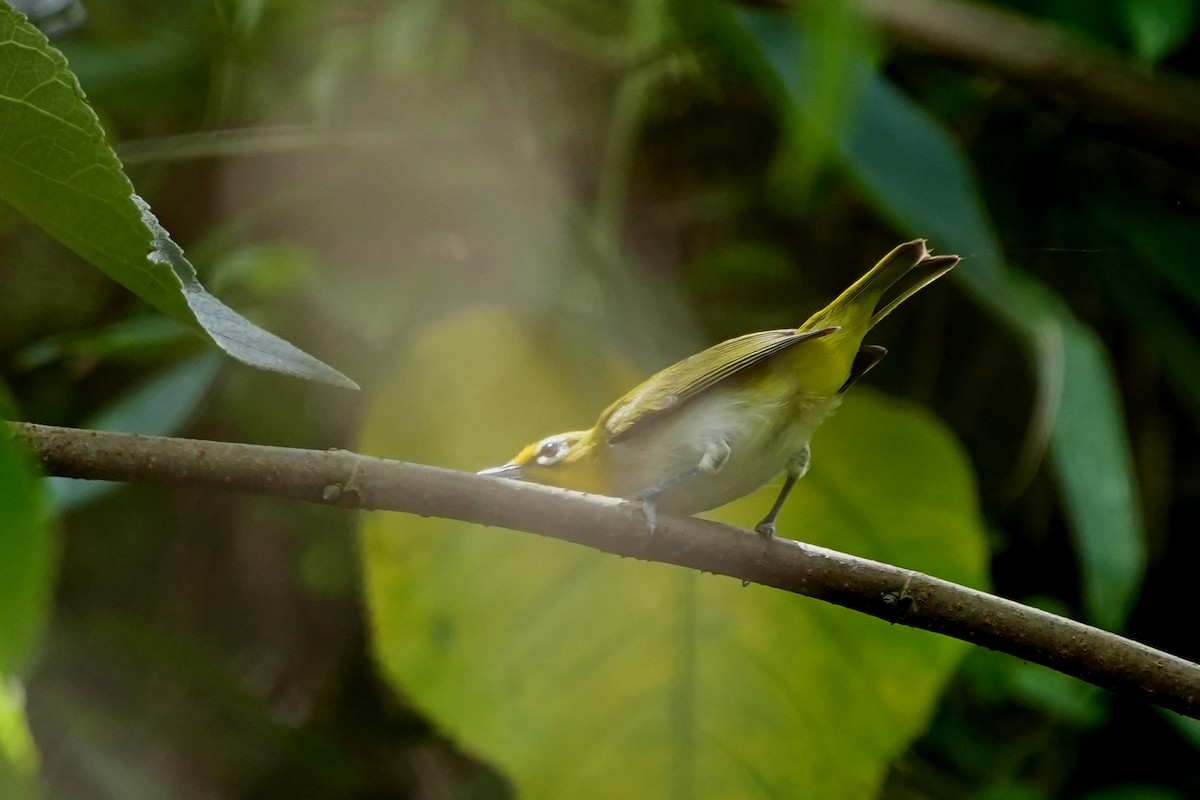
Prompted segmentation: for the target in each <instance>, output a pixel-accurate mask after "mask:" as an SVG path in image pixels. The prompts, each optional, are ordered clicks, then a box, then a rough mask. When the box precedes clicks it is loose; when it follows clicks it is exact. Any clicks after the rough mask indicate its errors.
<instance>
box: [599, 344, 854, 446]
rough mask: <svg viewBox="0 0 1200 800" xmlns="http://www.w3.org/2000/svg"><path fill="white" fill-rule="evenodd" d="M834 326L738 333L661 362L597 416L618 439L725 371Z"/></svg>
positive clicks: (673, 407)
mask: <svg viewBox="0 0 1200 800" xmlns="http://www.w3.org/2000/svg"><path fill="white" fill-rule="evenodd" d="M836 330H837V328H836V327H829V328H822V329H820V330H814V331H800V330H797V329H796V328H783V329H780V330H774V331H760V332H758V333H748V334H746V335H745V336H738V337H737V338H735V339H729V340H728V341H724V342H721V343H720V344H715V345H713V346H712V347H710V348H708V349H707V350H704V351H702V352H699V353H697V354H695V355H694V356H689V357H688V358H685V359H684V360H683V361H680V362H679V363H678V364H674V365H672V366H670V367H667V368H666V369H664V370H663V371H661V372H659V373H657V374H656V375H654V376H652V377H651V378H650V379H648V380H647V381H646V382H645V383H643V384H641V385H640V386H638V387H636V388H635V389H633V390H632V391H630V392H629V393H628V394H626V395H625V396H624V397H622V398H621V399H620V400H618V401H617V402H615V403H613V404H612V405H611V406H609V407H608V409H607V410H606V411H605V412H604V413H603V414H602V415H601V416H600V423H599V424H600V426H601V427H602V428H603V429H604V431H605V433H606V434H607V435H608V441H609V442H610V443H615V442H619V441H620V440H621V439H624V438H625V437H626V436H629V435H630V434H631V433H633V431H635V430H636V429H638V428H640V427H641V426H642V425H645V424H646V423H648V422H651V421H653V420H659V419H661V418H662V417H664V416H666V415H668V414H672V413H674V412H676V411H678V410H679V409H680V408H682V407H683V406H684V405H685V404H686V403H687V402H688V401H689V400H692V399H693V398H695V397H696V396H697V395H699V394H701V393H703V392H704V391H705V390H707V389H710V388H712V387H713V386H715V385H717V384H718V383H720V382H721V381H723V380H725V379H726V378H728V377H729V376H731V375H734V374H736V373H738V372H741V371H742V370H744V369H746V368H748V367H752V366H754V365H755V364H758V363H761V362H762V361H763V360H765V359H767V358H770V357H771V356H773V355H775V354H776V353H779V352H781V351H783V350H786V349H787V348H789V347H791V346H792V345H794V344H797V343H799V342H803V341H807V340H809V339H817V338H820V337H822V336H828V335H829V334H831V333H833V332H835V331H836Z"/></svg>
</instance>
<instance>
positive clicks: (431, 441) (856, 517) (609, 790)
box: [363, 311, 986, 798]
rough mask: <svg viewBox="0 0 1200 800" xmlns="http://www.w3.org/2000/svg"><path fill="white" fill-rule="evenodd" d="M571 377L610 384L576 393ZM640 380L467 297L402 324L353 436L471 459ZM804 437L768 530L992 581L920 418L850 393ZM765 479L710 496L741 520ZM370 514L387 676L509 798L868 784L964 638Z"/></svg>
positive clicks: (719, 793) (584, 552)
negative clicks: (801, 464)
mask: <svg viewBox="0 0 1200 800" xmlns="http://www.w3.org/2000/svg"><path fill="white" fill-rule="evenodd" d="M566 342H574V344H573V345H569V344H566ZM581 374H583V375H588V376H590V377H591V378H592V380H593V384H592V385H593V386H594V385H595V382H601V383H606V384H607V389H606V390H603V389H602V390H601V391H603V394H602V395H601V396H594V397H593V396H589V398H588V399H587V400H584V399H583V398H582V397H581V396H580V395H581V391H582V390H581V388H580V387H582V386H584V385H585V384H584V382H583V381H581V380H579V379H578V377H577V376H579V375H581ZM633 380H634V378H633V377H632V376H631V375H629V373H628V371H627V370H624V369H622V368H620V367H619V366H616V365H614V361H613V359H612V358H611V357H610V356H606V355H605V354H603V353H598V352H596V350H595V348H594V347H593V348H590V349H589V348H581V347H579V346H578V339H572V338H569V337H566V336H565V335H564V334H563V333H562V332H561V331H556V330H553V329H549V330H548V329H545V328H538V329H535V328H533V327H532V326H527V325H523V324H521V323H519V322H517V321H515V320H514V319H513V318H512V317H510V316H508V315H507V314H505V313H504V312H499V311H474V312H471V313H468V314H464V315H462V316H461V317H459V318H457V319H451V320H449V321H446V322H443V323H441V324H440V325H438V326H436V327H434V328H432V329H431V330H429V331H427V332H426V334H425V335H424V336H422V337H421V338H420V339H419V340H418V341H417V342H416V343H415V344H414V346H413V348H412V350H411V351H410V352H409V354H408V357H407V358H406V359H405V360H404V362H403V363H402V365H401V368H400V369H399V371H398V373H397V374H396V375H395V376H393V378H392V380H391V381H390V384H389V385H388V387H387V388H385V389H384V390H383V391H382V392H381V393H380V394H379V396H377V397H375V398H374V400H373V410H372V412H371V413H370V415H369V419H368V422H367V425H366V430H365V432H364V439H363V448H364V449H365V450H366V451H367V452H373V453H378V454H383V455H388V456H392V457H396V458H403V459H411V460H416V461H423V462H429V463H437V464H445V465H448V466H453V467H460V468H465V469H479V468H481V467H485V466H489V465H492V464H496V463H501V462H503V460H505V459H506V458H508V457H509V456H510V455H511V454H512V452H513V451H514V450H515V449H516V448H517V447H518V446H519V445H521V444H523V443H524V442H525V441H526V440H532V439H534V438H536V437H538V436H541V435H545V434H549V433H551V432H553V431H555V430H558V429H566V428H577V427H579V426H581V425H586V424H589V422H590V419H591V418H593V416H594V415H595V414H596V413H597V412H598V411H599V407H600V405H601V404H602V403H603V402H604V401H607V400H609V399H611V397H610V396H609V395H614V396H615V395H616V394H617V393H619V392H620V391H623V390H625V389H627V388H628V386H629V385H630V384H631V383H632V382H633ZM589 394H590V393H589ZM813 450H814V462H813V468H812V470H811V471H810V473H809V476H808V477H806V478H805V479H804V480H803V481H801V483H800V485H799V486H798V487H797V490H796V493H795V495H794V496H793V499H792V500H791V501H790V502H789V504H788V507H787V508H786V509H785V511H784V514H783V516H782V517H781V519H780V531H781V535H788V536H795V537H798V538H802V539H804V540H806V541H811V542H815V543H820V544H824V545H828V546H831V547H838V548H843V549H846V550H849V551H850V552H854V553H857V554H860V555H863V556H867V557H871V558H876V559H882V560H885V561H889V562H893V563H899V564H902V565H904V566H906V567H911V568H914V569H920V570H928V571H930V572H932V573H934V574H937V575H941V576H943V577H947V578H949V579H952V580H959V581H963V582H965V583H967V584H969V585H974V586H981V585H983V584H984V583H985V581H986V578H985V562H986V554H985V550H984V534H983V531H982V530H981V526H980V520H979V517H978V512H977V510H976V499H975V493H974V487H973V483H972V477H971V473H970V470H969V468H968V467H967V464H966V460H965V458H964V455H963V453H962V451H961V450H960V449H959V447H958V446H957V445H956V444H955V443H954V441H953V440H952V439H951V437H950V436H949V435H948V434H947V433H946V431H945V430H944V429H943V428H942V427H941V426H939V425H938V424H937V423H935V422H934V421H933V420H932V419H930V418H929V417H928V416H927V415H925V414H923V413H921V412H920V411H919V410H918V409H916V408H913V407H910V406H906V405H901V404H898V403H895V402H893V401H889V400H886V399H883V398H881V397H878V396H875V395H871V394H869V393H865V392H855V393H854V394H853V396H852V397H851V398H849V399H848V400H847V402H846V404H845V406H844V407H843V408H842V409H841V410H840V411H839V412H838V413H837V414H836V415H835V416H834V417H833V418H832V419H830V420H829V421H828V422H826V423H825V425H824V427H823V428H822V429H821V430H820V431H819V432H818V434H817V437H816V440H815V441H814V444H813ZM777 488H778V487H777V486H774V487H768V488H766V489H765V490H763V491H761V492H758V493H756V494H755V495H752V496H751V497H749V498H744V499H743V500H740V501H738V502H736V503H734V504H731V505H730V506H727V507H725V508H724V509H721V510H720V511H718V512H716V513H715V514H714V516H717V517H718V518H720V519H723V520H727V521H732V522H735V523H737V524H741V525H743V526H745V525H748V524H752V523H753V522H755V521H756V520H757V519H758V518H759V517H760V516H761V515H762V513H763V511H764V509H765V508H767V507H768V506H769V504H770V502H771V499H772V497H773V493H774V492H775V491H777ZM363 530H364V534H365V537H364V540H363V558H364V567H365V573H366V584H367V600H368V606H369V611H370V615H371V620H372V630H373V632H374V647H375V652H376V656H377V658H378V660H379V662H380V664H381V666H382V668H383V672H384V674H385V675H386V676H387V677H388V678H389V679H390V680H391V681H392V683H393V684H394V686H395V687H396V689H397V690H398V691H399V692H400V693H401V694H402V695H403V696H404V697H406V698H408V699H410V700H411V701H412V702H413V703H415V704H416V705H417V706H418V707H419V708H420V709H421V710H422V711H423V712H424V713H426V714H428V715H429V716H430V717H431V718H432V719H433V720H434V721H435V722H436V724H437V725H438V726H439V727H440V728H442V729H444V730H446V731H447V732H449V733H450V734H451V735H452V736H454V737H455V738H456V739H457V740H458V741H459V742H460V743H461V744H462V745H463V746H465V747H466V748H467V749H469V750H471V751H472V752H474V753H476V754H477V755H479V756H482V757H483V758H485V759H487V760H488V761H491V762H493V763H494V764H496V765H498V766H499V767H500V768H501V769H503V770H504V771H505V772H506V773H507V774H508V775H509V776H510V777H511V779H512V780H513V782H514V784H515V786H516V789H517V793H518V794H519V795H520V796H522V797H526V798H549V797H553V798H558V797H589V798H605V797H614V798H615V797H635V796H640V797H670V796H674V797H692V796H704V797H714V798H715V797H739V798H740V797H758V796H772V797H837V798H868V797H874V796H875V795H876V793H877V791H878V789H879V786H880V783H881V781H882V778H883V776H884V774H885V772H886V770H887V769H888V766H889V764H890V763H891V761H892V759H894V758H895V757H896V756H897V754H899V753H900V752H901V751H903V749H904V748H905V747H906V746H907V745H908V743H909V742H910V741H911V740H912V739H913V737H914V736H916V735H917V734H918V733H920V732H921V731H922V729H923V728H924V727H925V725H926V723H927V721H928V719H929V715H930V713H931V712H932V710H933V709H934V707H935V705H936V703H937V699H938V696H939V693H940V692H941V690H942V688H943V686H944V685H945V682H946V681H947V679H948V678H949V676H950V674H951V672H952V670H953V669H954V666H955V665H956V663H957V662H958V660H959V658H960V656H961V655H962V654H963V653H964V650H965V646H964V645H963V644H962V643H961V642H957V641H954V640H951V639H948V638H945V637H939V636H935V635H931V634H928V633H924V632H918V631H913V630H908V629H905V628H902V627H898V626H891V625H888V624H886V623H883V622H880V621H879V620H876V619H873V618H870V617H867V616H864V615H861V614H856V613H854V612H850V611H846V610H844V609H840V608H835V607H832V606H827V605H824V604H822V603H819V602H817V601H814V600H810V599H807V598H802V597H797V596H795V595H791V594H788V593H785V592H779V591H775V590H770V589H766V588H763V587H758V586H750V587H747V588H743V587H742V586H741V585H740V583H739V582H738V581H736V580H733V579H730V578H725V577H716V576H712V575H701V574H698V573H696V572H692V571H690V570H686V569H682V568H678V567H673V566H669V565H663V564H652V563H642V562H638V561H634V560H631V559H621V558H617V557H615V556H610V555H607V554H603V553H599V552H596V551H593V550H589V549H586V548H582V547H578V546H575V545H570V544H566V543H563V542H557V541H552V540H547V539H542V538H539V537H536V536H532V535H529V534H522V533H516V532H510V531H503V530H487V529H483V528H479V527H476V526H470V525H466V524H462V523H458V522H454V521H449V520H439V519H416V518H412V517H408V516H402V515H396V514H382V513H377V514H370V515H366V516H364V519H363Z"/></svg>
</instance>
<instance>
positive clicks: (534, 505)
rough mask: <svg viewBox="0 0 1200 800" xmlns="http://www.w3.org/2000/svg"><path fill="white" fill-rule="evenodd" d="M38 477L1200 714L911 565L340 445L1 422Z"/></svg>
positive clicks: (1008, 608)
mask: <svg viewBox="0 0 1200 800" xmlns="http://www.w3.org/2000/svg"><path fill="white" fill-rule="evenodd" d="M11 430H12V433H13V434H14V435H15V436H16V438H18V439H20V440H23V441H24V442H25V443H26V444H27V445H28V446H29V448H30V449H31V450H32V452H33V454H34V456H35V458H36V459H37V460H38V461H39V462H40V463H41V465H42V468H43V469H44V470H45V472H46V473H47V474H50V475H60V476H65V477H69V478H88V479H106V480H115V481H128V482H137V483H158V484H177V485H184V486H188V487H192V488H212V489H223V490H230V491H238V492H246V493H252V494H262V495H272V496H276V497H287V498H293V499H297V500H306V501H311V502H316V503H325V504H329V505H337V506H342V507H350V508H364V509H386V510H392V511H405V512H408V513H412V514H419V515H421V516H437V517H448V518H451V519H459V520H464V521H466V522H476V523H482V524H484V525H496V526H500V527H504V528H511V529H514V530H521V531H527V532H530V533H536V534H539V535H542V536H550V537H553V538H556V539H562V540H564V541H569V542H575V543H577V544H582V545H586V546H588V547H594V548H596V549H598V550H603V551H605V552H608V553H614V554H616V555H621V556H630V557H633V558H642V559H647V560H652V561H661V562H666V563H670V564H676V565H679V566H682V567H690V568H693V569H699V570H703V571H705V572H713V573H717V574H721V575H728V576H730V577H734V578H740V579H742V580H743V581H750V582H754V583H759V584H762V585H764V586H771V587H774V588H777V589H782V590H784V591H788V592H795V593H797V594H802V595H806V596H808V597H813V598H816V599H819V600H825V601H826V602H830V603H835V604H837V605H840V606H844V607H846V608H851V609H854V610H856V611H861V612H863V613H865V614H870V615H872V616H876V617H879V618H881V619H884V620H887V621H889V622H894V623H898V624H901V625H908V626H910V627H913V628H922V629H924V630H928V631H933V632H936V633H943V634H946V635H948V636H953V637H955V638H958V639H962V640H964V641H967V642H971V643H973V644H977V645H982V646H984V647H989V648H991V649H993V650H998V651H1000V652H1004V653H1008V654H1010V655H1013V656H1016V657H1017V658H1020V659H1024V660H1026V661H1032V662H1034V663H1037V664H1042V665H1044V666H1047V667H1050V668H1051V669H1055V670H1058V671H1059V672H1063V673H1066V674H1068V675H1073V676H1075V677H1077V678H1080V679H1082V680H1085V681H1087V682H1089V683H1093V684H1095V685H1097V686H1100V687H1103V688H1106V689H1110V690H1113V691H1116V692H1121V693H1124V694H1128V695H1131V696H1134V697H1138V698H1141V699H1143V700H1146V701H1149V702H1151V703H1156V704H1158V705H1161V706H1163V707H1164V708H1168V709H1171V710H1173V711H1177V712H1179V713H1181V714H1186V715H1188V716H1190V717H1195V718H1197V719H1200V665H1196V664H1193V663H1191V662H1189V661H1186V660H1184V659H1181V658H1178V657H1176V656H1173V655H1170V654H1168V653H1165V652H1162V651H1160V650H1155V649H1153V648H1151V647H1147V646H1146V645H1144V644H1140V643H1138V642H1135V641H1132V640H1130V639H1126V638H1124V637H1121V636H1117V635H1116V634H1113V633H1109V632H1107V631H1102V630H1099V629H1097V628H1093V627H1091V626H1089V625H1084V624H1083V623H1080V622H1076V621H1074V620H1070V619H1066V618H1063V617H1059V616H1056V615H1054V614H1050V613H1048V612H1045V611H1040V610H1038V609H1035V608H1030V607H1028V606H1024V605H1021V604H1020V603H1016V602H1013V601H1011V600H1005V599H1004V598H1001V597H996V596H994V595H990V594H987V593H986V592H980V591H976V590H974V589H970V588H967V587H965V586H959V585H957V584H953V583H950V582H948V581H943V580H940V579H938V578H934V577H931V576H928V575H924V574H921V573H919V572H913V571H911V570H906V569H902V568H900V567H896V566H892V565H889V564H881V563H879V562H875V561H869V560H867V559H863V558H857V557H855V556H851V555H846V554H844V553H839V552H837V551H834V550H828V549H825V548H822V547H815V546H813V545H807V544H803V543H800V542H793V541H791V540H787V539H776V540H773V541H771V542H769V543H768V542H764V540H763V539H762V538H761V537H760V536H758V535H757V534H755V533H752V532H750V531H745V530H741V529H738V528H733V527H730V526H728V525H722V524H719V523H716V522H710V521H707V520H701V519H695V518H691V517H687V518H683V517H671V516H667V515H663V516H662V517H661V519H660V521H659V525H658V528H657V529H656V531H655V533H654V534H653V535H650V534H649V533H648V532H647V530H646V522H645V518H644V517H643V516H642V513H641V510H640V506H639V505H637V504H633V503H629V502H626V501H624V500H617V499H614V498H609V497H598V496H594V495H584V494H580V493H578V492H569V491H565V490H561V489H552V488H548V487H545V486H537V485H534V484H528V483H520V482H516V481H508V480H503V479H498V478H487V477H481V476H478V475H472V474H469V473H463V472H456V471H453V470H446V469H440V468H437V467H428V466H421V465H417V464H405V463H401V462H397V461H388V460H384V459H379V458H372V457H370V456H363V455H359V454H357V453H351V452H349V451H345V450H327V451H320V450H298V449H292V448H283V447H264V446H260V445H249V444H237V443H231V442H211V441H199V440H192V439H173V438H165V437H157V436H138V435H133V434H122V433H105V432H100V431H87V430H78V429H73V428H59V427H53V426H49V425H36V424H31V423H13V424H12V426H11Z"/></svg>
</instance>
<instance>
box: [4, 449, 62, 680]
mask: <svg viewBox="0 0 1200 800" xmlns="http://www.w3.org/2000/svg"><path fill="white" fill-rule="evenodd" d="M53 579H54V539H53V536H52V533H51V530H50V526H49V523H48V521H47V518H46V516H45V515H44V514H43V509H42V493H41V490H40V487H39V485H38V480H37V476H36V475H35V473H34V469H33V465H32V464H31V463H30V461H29V459H28V458H27V457H26V455H25V453H23V452H22V451H21V450H20V448H19V445H18V444H17V442H16V441H15V440H14V439H13V438H12V437H11V436H10V435H9V434H8V432H7V431H0V587H3V589H2V590H0V680H3V679H4V676H7V675H15V674H17V673H18V672H19V671H20V669H21V668H22V666H23V664H24V663H25V661H26V660H27V659H28V657H29V655H30V652H31V651H32V649H33V647H34V644H35V643H36V642H37V639H38V637H39V636H40V634H41V631H42V627H43V626H44V624H45V619H46V614H47V610H48V607H49V603H50V592H51V587H52V583H53Z"/></svg>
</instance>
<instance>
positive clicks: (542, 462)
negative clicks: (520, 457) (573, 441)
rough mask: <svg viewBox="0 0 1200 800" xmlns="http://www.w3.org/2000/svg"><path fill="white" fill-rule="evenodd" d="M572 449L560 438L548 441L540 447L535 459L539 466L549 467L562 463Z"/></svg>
mask: <svg viewBox="0 0 1200 800" xmlns="http://www.w3.org/2000/svg"><path fill="white" fill-rule="evenodd" d="M570 449H571V447H570V445H568V444H567V443H566V441H564V440H563V439H562V438H560V437H555V438H553V439H547V440H546V441H544V442H542V444H541V446H540V447H538V451H537V457H536V458H535V459H534V460H535V461H537V463H538V465H539V466H543V467H549V466H552V465H554V464H557V463H558V462H559V461H562V459H563V456H565V455H566V454H567V451H568V450H570Z"/></svg>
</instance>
